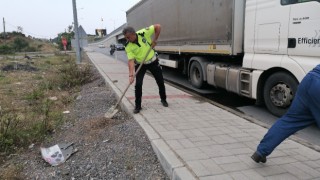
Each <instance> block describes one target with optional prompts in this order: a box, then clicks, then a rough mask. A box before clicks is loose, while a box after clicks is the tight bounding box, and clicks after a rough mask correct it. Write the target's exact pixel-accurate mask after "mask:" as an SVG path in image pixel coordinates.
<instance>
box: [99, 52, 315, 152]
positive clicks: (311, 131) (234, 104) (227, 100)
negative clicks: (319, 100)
mask: <svg viewBox="0 0 320 180" xmlns="http://www.w3.org/2000/svg"><path fill="white" fill-rule="evenodd" d="M93 49H94V50H95V51H97V52H101V53H103V54H106V55H108V56H110V53H109V48H98V47H94V48H93ZM113 57H114V58H115V59H117V60H119V61H123V62H124V63H127V56H126V54H125V52H124V51H116V52H115V53H114V55H113ZM163 76H164V78H165V79H166V81H169V82H174V83H175V84H178V85H179V86H180V87H182V88H186V89H188V91H193V92H196V93H198V94H200V95H201V96H203V97H206V98H209V99H210V100H213V101H215V102H217V103H219V104H222V105H223V106H227V107H229V108H232V109H235V110H237V111H241V112H243V113H244V114H245V115H247V116H251V117H253V118H254V119H257V120H258V121H261V122H263V123H264V124H267V125H269V126H271V125H272V124H273V123H274V122H275V121H276V120H277V117H275V116H273V115H272V114H270V113H269V112H268V111H267V109H266V108H264V107H260V106H257V105H255V102H254V100H251V99H249V98H245V97H241V96H238V95H236V94H232V93H229V92H225V91H224V90H218V89H215V88H214V87H212V86H209V87H207V88H205V89H201V90H199V89H196V88H193V87H192V86H191V85H190V83H189V81H188V80H187V77H185V76H183V75H181V74H180V73H177V72H176V71H174V70H173V69H171V68H165V67H164V68H163ZM296 135H297V137H299V138H301V139H303V140H305V141H307V142H308V143H311V144H313V145H317V146H319V147H320V138H319V137H320V129H319V128H318V127H316V126H315V125H314V126H311V127H308V128H306V129H303V130H301V131H299V132H297V133H296Z"/></svg>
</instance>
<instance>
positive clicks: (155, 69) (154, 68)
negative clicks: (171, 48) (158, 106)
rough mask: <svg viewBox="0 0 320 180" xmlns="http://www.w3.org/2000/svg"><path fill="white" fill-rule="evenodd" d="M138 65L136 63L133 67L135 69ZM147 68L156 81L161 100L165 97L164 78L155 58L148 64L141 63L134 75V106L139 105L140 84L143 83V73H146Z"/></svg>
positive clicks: (140, 95)
mask: <svg viewBox="0 0 320 180" xmlns="http://www.w3.org/2000/svg"><path fill="white" fill-rule="evenodd" d="M138 67H139V64H136V66H135V69H136V70H137V69H138ZM147 70H149V71H150V72H151V73H152V75H153V77H154V78H155V79H156V82H157V84H158V87H159V95H160V98H161V100H166V99H167V96H166V88H165V86H164V80H163V76H162V69H161V68H160V64H159V60H158V59H156V60H155V61H153V62H152V63H150V64H143V65H142V67H141V69H140V71H139V72H138V74H137V76H136V85H135V96H136V100H135V104H136V107H141V97H142V84H143V78H144V75H145V74H146V71H147Z"/></svg>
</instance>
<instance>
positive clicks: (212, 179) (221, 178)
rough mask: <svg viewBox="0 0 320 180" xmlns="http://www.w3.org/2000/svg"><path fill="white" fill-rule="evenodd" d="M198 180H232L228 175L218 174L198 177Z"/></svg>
mask: <svg viewBox="0 0 320 180" xmlns="http://www.w3.org/2000/svg"><path fill="white" fill-rule="evenodd" d="M200 180H234V179H233V178H232V177H231V176H229V175H228V174H219V175H215V176H207V177H200Z"/></svg>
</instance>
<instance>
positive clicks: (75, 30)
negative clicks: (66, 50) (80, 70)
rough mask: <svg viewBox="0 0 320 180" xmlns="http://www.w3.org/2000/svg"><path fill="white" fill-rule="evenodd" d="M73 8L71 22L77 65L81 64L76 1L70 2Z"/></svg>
mask: <svg viewBox="0 0 320 180" xmlns="http://www.w3.org/2000/svg"><path fill="white" fill-rule="evenodd" d="M72 6H73V21H74V34H75V40H76V55H77V64H80V63H81V52H80V40H79V29H78V27H79V26H78V16H77V5H76V0H72Z"/></svg>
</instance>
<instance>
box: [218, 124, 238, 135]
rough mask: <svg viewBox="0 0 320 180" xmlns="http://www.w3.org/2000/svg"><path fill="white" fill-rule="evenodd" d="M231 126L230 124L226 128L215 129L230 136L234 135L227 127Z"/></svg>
mask: <svg viewBox="0 0 320 180" xmlns="http://www.w3.org/2000/svg"><path fill="white" fill-rule="evenodd" d="M229 126H231V125H230V124H229V125H228V126H225V127H217V128H218V129H219V130H220V131H222V132H224V134H232V133H234V132H233V131H231V130H230V129H229V128H228V127H229Z"/></svg>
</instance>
